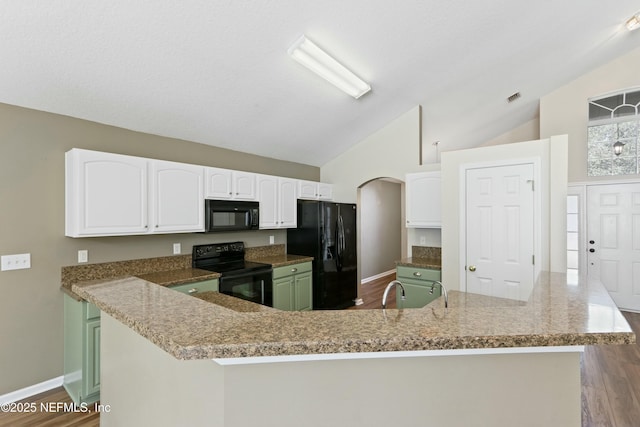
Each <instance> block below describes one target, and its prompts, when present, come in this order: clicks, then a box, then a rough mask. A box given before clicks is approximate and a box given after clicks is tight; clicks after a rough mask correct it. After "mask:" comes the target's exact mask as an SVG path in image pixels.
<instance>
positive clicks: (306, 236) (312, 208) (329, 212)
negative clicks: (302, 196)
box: [287, 200, 358, 310]
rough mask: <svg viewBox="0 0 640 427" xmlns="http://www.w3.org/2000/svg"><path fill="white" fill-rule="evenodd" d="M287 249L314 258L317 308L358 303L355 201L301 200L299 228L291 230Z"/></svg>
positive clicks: (315, 302) (288, 233) (288, 234)
mask: <svg viewBox="0 0 640 427" xmlns="http://www.w3.org/2000/svg"><path fill="white" fill-rule="evenodd" d="M287 252H288V253H290V254H296V255H306V256H312V257H313V258H314V259H313V308H314V310H327V309H341V308H346V307H349V306H352V305H354V304H355V299H356V297H357V294H358V258H357V252H356V205H355V204H349V203H333V202H319V201H314V200H298V228H289V229H288V230H287Z"/></svg>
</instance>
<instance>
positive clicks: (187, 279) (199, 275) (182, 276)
mask: <svg viewBox="0 0 640 427" xmlns="http://www.w3.org/2000/svg"><path fill="white" fill-rule="evenodd" d="M136 277H138V278H140V279H143V280H147V281H149V282H153V283H155V284H157V285H160V286H175V285H184V284H187V283H194V282H201V281H203V280H213V279H218V278H220V273H214V272H212V271H207V270H200V269H198V268H184V269H181V270H170V271H158V272H154V273H147V274H137V275H136Z"/></svg>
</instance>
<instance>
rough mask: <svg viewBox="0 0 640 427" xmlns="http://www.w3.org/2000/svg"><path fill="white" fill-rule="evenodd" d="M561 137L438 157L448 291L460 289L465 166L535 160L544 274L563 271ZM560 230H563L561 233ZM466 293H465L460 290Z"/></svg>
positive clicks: (564, 185)
mask: <svg viewBox="0 0 640 427" xmlns="http://www.w3.org/2000/svg"><path fill="white" fill-rule="evenodd" d="M566 152H567V138H566V136H565V135H562V136H554V137H551V138H549V139H544V140H537V141H528V142H521V143H514V144H505V145H496V146H490V147H480V148H473V149H469V150H460V151H451V152H446V153H443V154H442V280H443V283H445V284H448V286H449V287H450V288H451V289H458V286H459V285H462V282H461V275H462V272H463V270H462V268H461V266H463V265H464V263H463V262H464V260H460V222H461V221H462V220H463V218H462V217H461V214H460V194H461V193H463V191H464V188H463V183H461V182H460V170H461V166H462V165H464V164H473V163H482V162H492V161H500V160H508V159H531V158H537V159H539V161H540V165H541V177H540V178H541V182H540V183H539V185H537V186H536V188H537V189H539V191H541V192H542V196H541V198H542V206H541V208H542V212H541V213H542V218H541V222H542V233H541V239H542V240H541V246H540V253H541V256H542V259H541V260H540V261H541V268H542V270H549V271H554V272H563V271H565V270H566V194H567V177H566V164H567V163H566V159H567V154H566ZM563 230H564V231H563ZM461 290H464V289H461Z"/></svg>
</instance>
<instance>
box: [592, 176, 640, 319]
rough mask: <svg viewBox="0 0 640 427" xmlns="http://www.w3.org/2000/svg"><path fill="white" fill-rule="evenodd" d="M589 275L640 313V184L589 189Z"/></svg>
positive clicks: (620, 304)
mask: <svg viewBox="0 0 640 427" xmlns="http://www.w3.org/2000/svg"><path fill="white" fill-rule="evenodd" d="M587 275H588V277H589V279H595V280H599V281H600V282H602V284H603V285H604V286H605V287H606V288H607V290H608V291H609V294H610V295H611V298H613V300H614V301H615V303H616V305H617V306H618V307H619V308H626V309H629V310H634V311H638V310H640V183H630V184H604V185H590V186H588V187H587Z"/></svg>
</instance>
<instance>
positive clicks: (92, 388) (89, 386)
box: [82, 318, 100, 396]
mask: <svg viewBox="0 0 640 427" xmlns="http://www.w3.org/2000/svg"><path fill="white" fill-rule="evenodd" d="M84 345H85V354H86V355H87V356H86V357H85V360H84V365H85V366H84V375H83V378H82V380H83V382H84V384H83V387H84V389H85V390H86V393H87V394H86V395H87V396H89V395H92V394H94V393H99V392H100V318H98V319H94V320H90V321H88V322H87V323H86V325H85V338H84Z"/></svg>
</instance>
